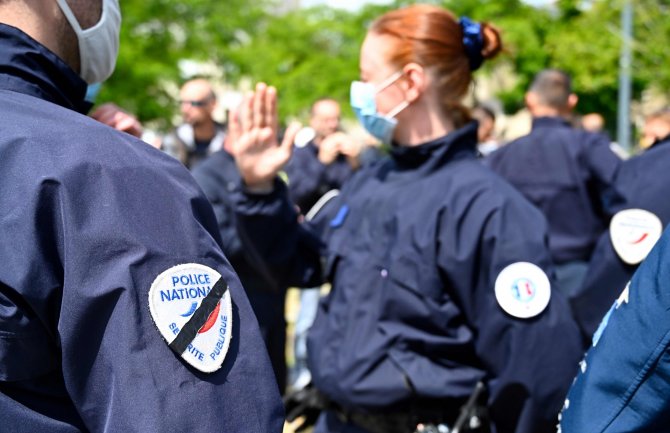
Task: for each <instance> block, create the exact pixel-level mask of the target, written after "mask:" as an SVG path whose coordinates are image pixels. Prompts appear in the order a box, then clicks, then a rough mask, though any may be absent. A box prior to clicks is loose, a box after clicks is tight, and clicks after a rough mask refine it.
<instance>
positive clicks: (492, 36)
mask: <svg viewBox="0 0 670 433" xmlns="http://www.w3.org/2000/svg"><path fill="white" fill-rule="evenodd" d="M481 25H482V38H483V39H484V45H483V47H482V52H481V54H482V57H484V58H485V59H492V58H494V57H495V56H497V55H498V54H499V53H500V52H501V51H502V49H503V46H502V38H501V37H500V32H499V31H498V29H497V28H495V27H494V26H492V25H491V24H489V23H485V22H484V23H482V24H481Z"/></svg>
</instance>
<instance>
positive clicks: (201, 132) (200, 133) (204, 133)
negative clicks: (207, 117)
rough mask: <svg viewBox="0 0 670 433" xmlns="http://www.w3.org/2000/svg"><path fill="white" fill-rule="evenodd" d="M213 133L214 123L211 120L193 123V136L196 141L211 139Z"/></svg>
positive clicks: (214, 129) (214, 133)
mask: <svg viewBox="0 0 670 433" xmlns="http://www.w3.org/2000/svg"><path fill="white" fill-rule="evenodd" d="M215 135H216V124H215V123H214V121H213V120H212V121H209V122H202V123H199V124H196V125H193V137H194V138H195V140H196V141H206V140H211V139H212V138H214V136H215Z"/></svg>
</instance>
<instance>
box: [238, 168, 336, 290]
mask: <svg viewBox="0 0 670 433" xmlns="http://www.w3.org/2000/svg"><path fill="white" fill-rule="evenodd" d="M234 200H235V211H236V215H237V219H238V224H239V227H240V230H242V231H243V232H244V237H245V239H246V240H247V241H248V242H249V243H250V244H252V245H253V247H254V248H255V250H256V251H257V252H258V254H259V255H260V257H262V258H263V259H264V260H265V263H266V265H267V267H268V268H269V269H270V271H271V272H272V274H273V276H274V277H275V278H276V279H277V281H279V282H280V284H282V285H285V286H287V287H290V286H297V287H315V286H317V285H319V284H321V283H322V271H321V254H322V250H323V249H324V247H325V246H324V244H323V243H322V241H321V240H320V238H319V237H318V235H317V234H316V233H315V232H314V231H312V230H310V226H309V225H308V224H301V223H300V222H299V215H298V213H297V212H296V209H295V206H294V205H293V203H291V201H290V200H289V199H288V194H287V188H286V185H285V184H284V183H283V182H282V181H280V180H276V181H275V187H274V190H273V192H272V193H270V194H250V193H245V192H244V190H243V188H242V187H240V188H239V189H238V190H237V191H236V192H235V198H234Z"/></svg>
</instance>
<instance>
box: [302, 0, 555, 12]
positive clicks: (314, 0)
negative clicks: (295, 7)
mask: <svg viewBox="0 0 670 433" xmlns="http://www.w3.org/2000/svg"><path fill="white" fill-rule="evenodd" d="M551 1H552V0H525V2H526V3H528V4H531V5H534V6H541V5H545V4H547V3H551ZM390 2H391V1H390V0H301V2H300V4H301V5H302V6H304V7H309V6H315V5H328V6H330V7H335V8H341V9H347V10H350V11H353V10H357V9H358V8H360V7H361V6H363V5H365V4H368V3H374V4H387V3H390Z"/></svg>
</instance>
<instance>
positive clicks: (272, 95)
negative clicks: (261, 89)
mask: <svg viewBox="0 0 670 433" xmlns="http://www.w3.org/2000/svg"><path fill="white" fill-rule="evenodd" d="M265 122H266V123H265V124H264V126H269V127H270V128H272V130H273V131H275V134H276V133H277V131H279V116H278V115H277V89H276V88H275V87H273V86H271V87H268V89H267V92H266V94H265Z"/></svg>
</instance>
